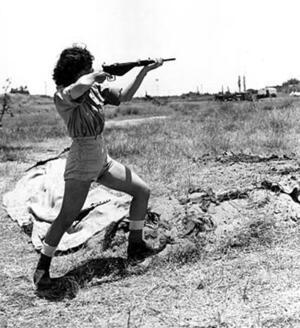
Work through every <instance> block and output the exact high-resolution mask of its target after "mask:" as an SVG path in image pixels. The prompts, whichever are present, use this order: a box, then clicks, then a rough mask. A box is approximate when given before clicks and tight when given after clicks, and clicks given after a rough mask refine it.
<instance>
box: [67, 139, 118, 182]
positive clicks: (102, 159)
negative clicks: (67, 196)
mask: <svg viewBox="0 0 300 328" xmlns="http://www.w3.org/2000/svg"><path fill="white" fill-rule="evenodd" d="M112 161H113V160H112V159H111V158H110V157H109V155H108V154H107V150H106V147H105V144H104V140H103V136H102V135H99V136H97V137H82V138H74V139H73V142H72V145H71V148H70V151H69V154H68V158H67V162H66V168H65V173H64V179H65V180H70V179H74V180H80V181H96V180H97V179H99V178H100V177H101V176H102V175H103V174H104V173H105V172H106V171H107V170H109V168H110V167H111V165H112Z"/></svg>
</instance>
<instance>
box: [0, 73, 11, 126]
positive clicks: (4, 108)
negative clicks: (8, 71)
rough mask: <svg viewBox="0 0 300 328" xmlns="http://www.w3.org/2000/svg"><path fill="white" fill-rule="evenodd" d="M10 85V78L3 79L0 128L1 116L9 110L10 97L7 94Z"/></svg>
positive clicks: (0, 118) (0, 123)
mask: <svg viewBox="0 0 300 328" xmlns="http://www.w3.org/2000/svg"><path fill="white" fill-rule="evenodd" d="M10 85H11V80H10V79H9V78H7V79H6V80H5V84H4V86H3V90H4V94H3V97H2V109H1V112H0V128H1V127H2V118H3V116H4V114H5V113H7V112H8V110H9V103H10V101H11V99H10V96H9V94H8V90H9V88H10ZM11 116H13V114H12V113H11Z"/></svg>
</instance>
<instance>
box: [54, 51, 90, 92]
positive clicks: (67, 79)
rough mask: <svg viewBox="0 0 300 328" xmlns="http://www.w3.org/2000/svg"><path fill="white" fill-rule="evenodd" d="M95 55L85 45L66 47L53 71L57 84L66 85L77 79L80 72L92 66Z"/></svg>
mask: <svg viewBox="0 0 300 328" xmlns="http://www.w3.org/2000/svg"><path fill="white" fill-rule="evenodd" d="M93 60H94V56H92V54H91V53H90V52H89V51H88V50H87V49H86V48H83V47H80V46H73V47H70V48H66V49H65V50H63V51H62V53H61V54H60V57H59V59H58V61H57V63H56V66H55V68H54V71H53V80H54V81H55V83H56V85H57V86H58V85H59V86H63V87H66V86H68V85H70V84H72V83H74V82H75V81H76V80H77V76H78V73H79V72H81V71H82V70H84V69H89V68H91V67H92V64H93Z"/></svg>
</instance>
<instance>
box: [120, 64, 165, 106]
mask: <svg viewBox="0 0 300 328" xmlns="http://www.w3.org/2000/svg"><path fill="white" fill-rule="evenodd" d="M162 64H163V60H162V59H161V58H159V59H157V60H156V62H155V63H154V64H150V65H147V66H144V67H143V68H142V70H141V71H140V72H139V74H138V75H137V76H136V78H135V79H134V80H133V81H132V83H130V84H129V85H128V86H127V87H126V88H125V89H123V90H122V91H121V94H120V101H121V102H122V101H129V100H131V99H132V97H133V96H134V94H135V93H136V91H137V90H138V88H139V87H140V85H141V84H142V82H143V80H144V78H145V76H146V75H147V73H148V72H149V71H151V70H153V69H155V68H157V67H159V66H161V65H162Z"/></svg>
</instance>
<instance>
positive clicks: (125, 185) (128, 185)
mask: <svg viewBox="0 0 300 328" xmlns="http://www.w3.org/2000/svg"><path fill="white" fill-rule="evenodd" d="M98 182H99V183H101V184H102V185H104V186H106V187H108V188H111V189H115V190H118V191H122V192H125V193H127V194H129V195H131V196H136V195H137V194H139V193H140V192H145V193H149V188H148V186H147V184H146V183H145V182H144V181H143V180H142V179H141V178H140V177H139V176H138V175H137V174H136V173H134V172H133V171H132V170H130V169H129V168H128V167H127V166H125V165H123V164H121V163H119V162H118V161H116V160H112V163H111V165H110V167H109V169H108V170H107V171H105V172H104V173H103V174H102V175H101V177H100V178H99V179H98Z"/></svg>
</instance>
